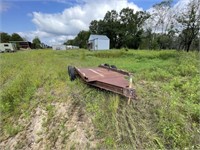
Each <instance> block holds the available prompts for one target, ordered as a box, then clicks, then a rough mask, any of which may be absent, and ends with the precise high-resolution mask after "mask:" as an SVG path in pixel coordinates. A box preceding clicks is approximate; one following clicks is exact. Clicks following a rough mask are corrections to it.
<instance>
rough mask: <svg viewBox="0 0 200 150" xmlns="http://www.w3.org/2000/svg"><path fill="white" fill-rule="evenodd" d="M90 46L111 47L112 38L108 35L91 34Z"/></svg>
mask: <svg viewBox="0 0 200 150" xmlns="http://www.w3.org/2000/svg"><path fill="white" fill-rule="evenodd" d="M88 48H89V49H91V50H108V49H110V39H109V38H108V37H107V36H106V35H94V34H91V35H90V37H89V39H88Z"/></svg>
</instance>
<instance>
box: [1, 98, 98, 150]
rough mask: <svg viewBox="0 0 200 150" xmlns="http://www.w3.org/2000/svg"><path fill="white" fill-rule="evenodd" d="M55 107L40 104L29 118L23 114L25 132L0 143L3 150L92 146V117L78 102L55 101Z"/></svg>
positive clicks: (21, 118)
mask: <svg viewBox="0 0 200 150" xmlns="http://www.w3.org/2000/svg"><path fill="white" fill-rule="evenodd" d="M50 108H51V110H47V109H46V107H45V106H39V105H38V106H37V107H36V108H35V109H33V110H32V113H31V116H30V118H29V119H28V120H26V119H24V117H20V118H19V120H18V123H19V124H21V125H23V129H22V131H20V132H19V133H18V134H16V135H15V136H13V137H9V138H7V139H6V140H4V141H1V142H0V149H1V150H14V149H20V150H29V149H30V150H38V149H40V150H43V149H92V148H96V147H97V145H98V143H99V141H98V140H96V139H95V133H94V127H93V124H92V121H91V119H90V118H89V117H88V116H87V115H86V113H85V111H84V110H83V108H81V106H80V105H78V104H76V103H74V104H73V103H71V102H70V101H67V102H54V103H51V104H50Z"/></svg>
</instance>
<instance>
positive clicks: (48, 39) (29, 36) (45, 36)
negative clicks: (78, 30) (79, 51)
mask: <svg viewBox="0 0 200 150" xmlns="http://www.w3.org/2000/svg"><path fill="white" fill-rule="evenodd" d="M18 34H19V35H20V36H21V37H22V38H25V39H26V40H28V41H32V40H33V39H34V38H35V37H39V38H40V40H41V41H42V42H43V43H45V44H48V45H50V46H51V45H56V44H63V43H64V42H65V41H66V40H69V39H73V38H74V37H75V36H73V35H55V34H51V33H47V32H44V31H40V30H36V31H30V32H18Z"/></svg>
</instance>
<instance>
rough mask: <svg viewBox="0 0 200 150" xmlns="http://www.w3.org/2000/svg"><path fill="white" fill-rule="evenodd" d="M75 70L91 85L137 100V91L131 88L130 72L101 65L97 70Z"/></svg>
mask: <svg viewBox="0 0 200 150" xmlns="http://www.w3.org/2000/svg"><path fill="white" fill-rule="evenodd" d="M75 70H76V72H77V73H78V74H79V75H80V77H81V78H82V79H83V80H84V81H85V82H86V83H87V84H89V85H92V86H95V87H98V88H101V89H105V90H108V91H112V92H115V93H118V94H121V95H124V96H125V97H128V98H133V99H134V98H135V89H134V88H133V87H130V82H129V73H128V72H125V71H122V70H118V69H113V68H110V67H106V66H101V65H100V66H99V67H96V68H77V67H75Z"/></svg>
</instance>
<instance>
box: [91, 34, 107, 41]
mask: <svg viewBox="0 0 200 150" xmlns="http://www.w3.org/2000/svg"><path fill="white" fill-rule="evenodd" d="M94 39H100V40H109V38H108V37H107V36H106V35H97V34H91V35H90V37H89V41H91V40H94Z"/></svg>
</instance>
